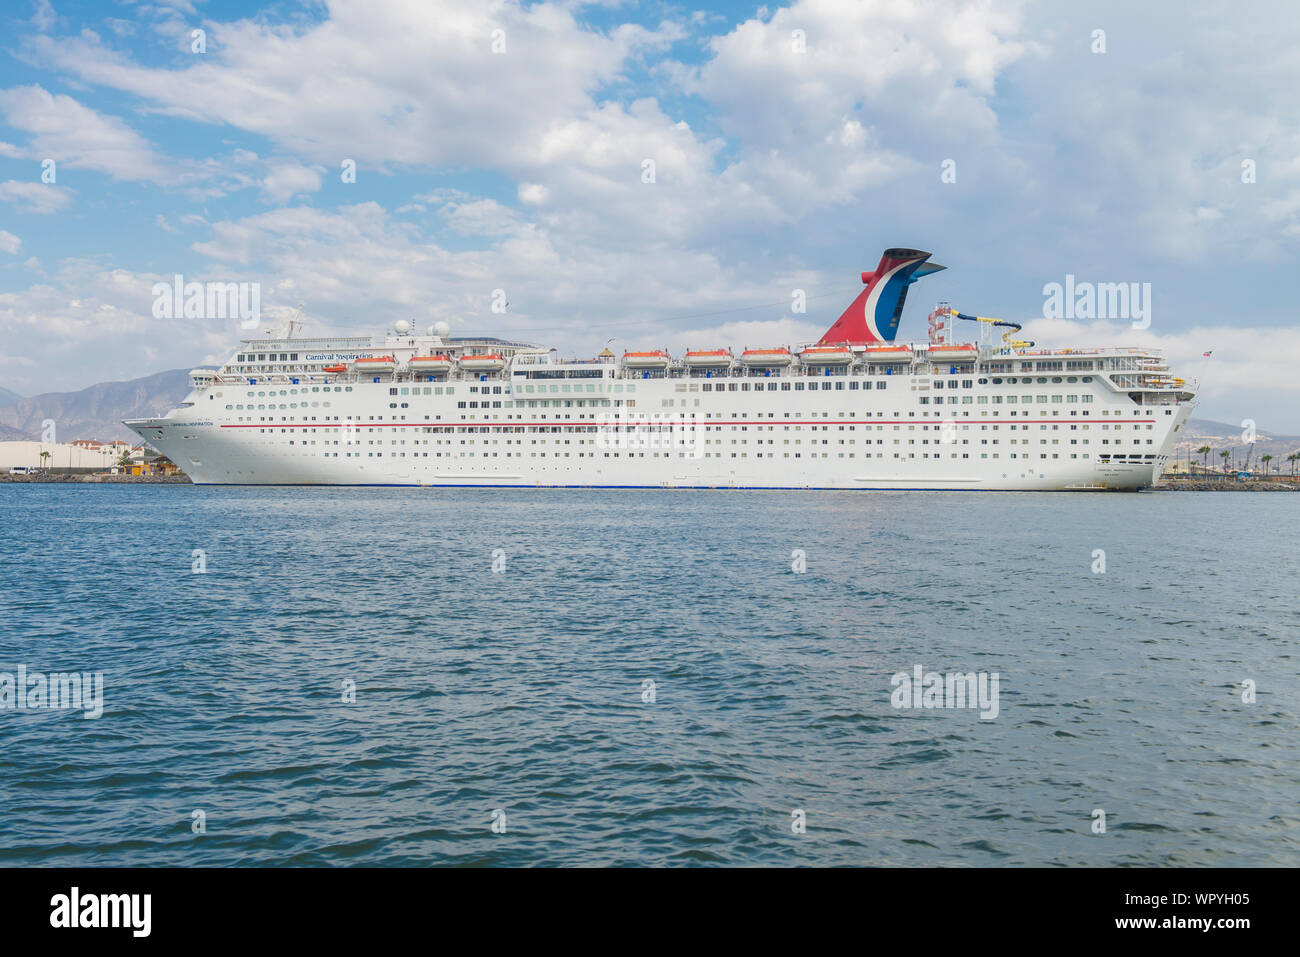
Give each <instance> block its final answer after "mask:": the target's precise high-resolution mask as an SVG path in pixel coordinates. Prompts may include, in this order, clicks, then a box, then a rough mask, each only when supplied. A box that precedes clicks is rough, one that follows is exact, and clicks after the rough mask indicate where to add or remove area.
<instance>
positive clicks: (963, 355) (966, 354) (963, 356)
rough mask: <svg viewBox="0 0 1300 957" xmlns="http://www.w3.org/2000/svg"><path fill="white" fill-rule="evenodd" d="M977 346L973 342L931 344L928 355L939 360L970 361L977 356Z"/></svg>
mask: <svg viewBox="0 0 1300 957" xmlns="http://www.w3.org/2000/svg"><path fill="white" fill-rule="evenodd" d="M979 351H980V350H979V347H978V346H977V345H975V343H973V342H962V343H953V342H948V343H944V344H943V345H936V346H931V347H930V350H929V353H928V355H929V356H930V358H931V359H937V360H938V361H940V362H961V361H962V360H966V361H968V362H969V361H970V360H972V359H975V358H977V357H978V356H979Z"/></svg>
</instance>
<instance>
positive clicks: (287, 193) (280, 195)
mask: <svg viewBox="0 0 1300 957" xmlns="http://www.w3.org/2000/svg"><path fill="white" fill-rule="evenodd" d="M324 175H325V170H324V169H323V168H322V167H320V166H303V165H301V164H299V163H289V162H284V161H281V160H274V161H271V162H269V163H268V164H267V174H266V176H265V177H263V179H262V183H261V186H262V192H263V193H264V194H265V195H266V197H267V198H268V199H270V200H271V201H272V202H276V203H287V202H288V201H289V200H290V199H292V198H293V197H294V196H297V195H298V194H299V193H314V192H316V191H317V190H319V189H320V188H321V183H322V177H323V176H324Z"/></svg>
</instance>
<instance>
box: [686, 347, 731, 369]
mask: <svg viewBox="0 0 1300 957" xmlns="http://www.w3.org/2000/svg"><path fill="white" fill-rule="evenodd" d="M731 360H732V355H731V352H730V351H728V350H727V349H701V350H699V351H697V352H688V353H686V364H687V365H688V366H690V367H691V368H692V369H707V368H712V369H717V368H721V367H723V366H729V365H731Z"/></svg>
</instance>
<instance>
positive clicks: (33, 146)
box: [0, 85, 177, 182]
mask: <svg viewBox="0 0 1300 957" xmlns="http://www.w3.org/2000/svg"><path fill="white" fill-rule="evenodd" d="M0 113H3V114H4V118H5V121H6V122H7V123H8V124H9V125H10V126H12V127H14V128H15V129H19V130H22V131H24V132H26V133H29V134H31V138H30V140H29V143H28V147H27V154H28V156H30V157H32V158H37V159H41V160H44V159H46V158H49V159H53V160H54V161H55V162H56V163H58V164H59V165H60V166H67V167H70V168H72V169H91V170H96V171H98V172H101V173H107V174H108V175H109V176H112V177H113V178H114V179H119V180H128V181H141V180H145V181H152V182H168V181H174V180H175V179H176V178H177V174H176V171H175V170H174V169H171V168H169V167H168V165H167V163H166V161H165V160H164V159H163V158H162V157H161V156H159V155H158V154H157V153H155V152H154V150H153V148H152V147H151V146H150V145H149V143H148V142H147V141H146V140H145V139H144V138H143V137H141V136H140V135H139V134H138V133H136V132H135V131H134V130H132V129H131V128H130V127H128V126H127V125H126V124H125V123H123V122H122V121H121V120H119V119H117V118H116V117H112V116H104V115H102V114H100V113H97V112H96V111H94V110H92V109H90V108H89V107H87V106H83V105H82V104H81V103H78V102H77V101H76V100H74V99H73V98H72V97H70V96H65V95H63V94H57V95H56V94H52V93H50V92H48V91H47V90H45V89H43V88H42V87H40V86H38V85H32V86H17V87H11V88H10V89H7V90H0Z"/></svg>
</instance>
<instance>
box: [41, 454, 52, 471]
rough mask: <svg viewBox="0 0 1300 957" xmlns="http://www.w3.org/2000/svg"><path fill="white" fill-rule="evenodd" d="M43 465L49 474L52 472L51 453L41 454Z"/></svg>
mask: <svg viewBox="0 0 1300 957" xmlns="http://www.w3.org/2000/svg"><path fill="white" fill-rule="evenodd" d="M41 465H42V466H43V467H44V468H45V471H47V472H48V471H49V470H50V453H49V452H42V453H41Z"/></svg>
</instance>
